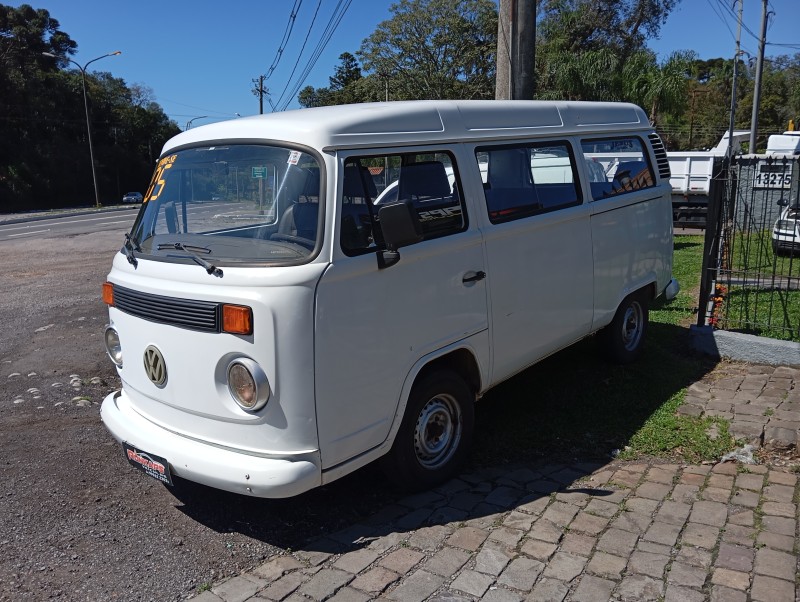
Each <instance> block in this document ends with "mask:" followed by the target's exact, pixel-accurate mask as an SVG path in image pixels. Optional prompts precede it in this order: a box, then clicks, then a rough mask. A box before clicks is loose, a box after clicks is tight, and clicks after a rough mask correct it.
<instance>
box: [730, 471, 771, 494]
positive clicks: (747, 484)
mask: <svg viewBox="0 0 800 602" xmlns="http://www.w3.org/2000/svg"><path fill="white" fill-rule="evenodd" d="M736 486H737V487H740V488H741V489H749V490H751V491H761V489H762V488H763V487H764V477H762V476H761V475H758V474H748V473H742V474H740V475H739V476H737V477H736Z"/></svg>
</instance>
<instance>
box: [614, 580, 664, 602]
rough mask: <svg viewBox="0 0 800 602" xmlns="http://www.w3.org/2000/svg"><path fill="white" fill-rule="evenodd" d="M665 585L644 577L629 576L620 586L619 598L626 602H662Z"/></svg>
mask: <svg viewBox="0 0 800 602" xmlns="http://www.w3.org/2000/svg"><path fill="white" fill-rule="evenodd" d="M663 591H664V584H663V582H662V581H660V580H658V579H653V578H652V577H646V576H644V575H628V576H626V577H625V578H624V579H623V580H622V583H620V585H619V589H618V590H617V597H618V598H619V599H620V600H623V601H624V602H645V601H653V602H655V601H660V600H661V597H662V595H663Z"/></svg>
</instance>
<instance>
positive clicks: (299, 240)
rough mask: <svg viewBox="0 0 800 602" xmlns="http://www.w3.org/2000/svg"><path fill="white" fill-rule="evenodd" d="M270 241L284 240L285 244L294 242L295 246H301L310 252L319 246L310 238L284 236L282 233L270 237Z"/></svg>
mask: <svg viewBox="0 0 800 602" xmlns="http://www.w3.org/2000/svg"><path fill="white" fill-rule="evenodd" d="M269 239H270V240H282V241H285V242H293V243H294V244H296V245H300V246H302V247H305V248H307V249H309V250H312V249H313V248H314V247H315V246H316V245H317V243H316V241H313V240H311V239H310V238H303V237H302V236H294V235H293V234H282V233H281V232H276V233H275V234H273V235H272V236H270V237H269Z"/></svg>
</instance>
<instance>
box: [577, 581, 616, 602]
mask: <svg viewBox="0 0 800 602" xmlns="http://www.w3.org/2000/svg"><path fill="white" fill-rule="evenodd" d="M616 585H617V584H616V583H615V582H614V581H609V580H608V579H601V578H600V577H593V576H592V575H584V576H583V577H581V582H580V583H579V584H578V587H577V588H576V589H575V592H574V593H573V594H572V597H571V598H570V599H571V600H572V601H573V602H597V601H598V600H609V599H611V592H612V591H613V590H614V587H615V586H616Z"/></svg>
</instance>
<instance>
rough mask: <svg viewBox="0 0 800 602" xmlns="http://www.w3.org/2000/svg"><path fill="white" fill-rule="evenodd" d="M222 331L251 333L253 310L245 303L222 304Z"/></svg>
mask: <svg viewBox="0 0 800 602" xmlns="http://www.w3.org/2000/svg"><path fill="white" fill-rule="evenodd" d="M222 332H229V333H231V334H253V310H252V309H250V308H249V307H247V306H246V305H223V306H222Z"/></svg>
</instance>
